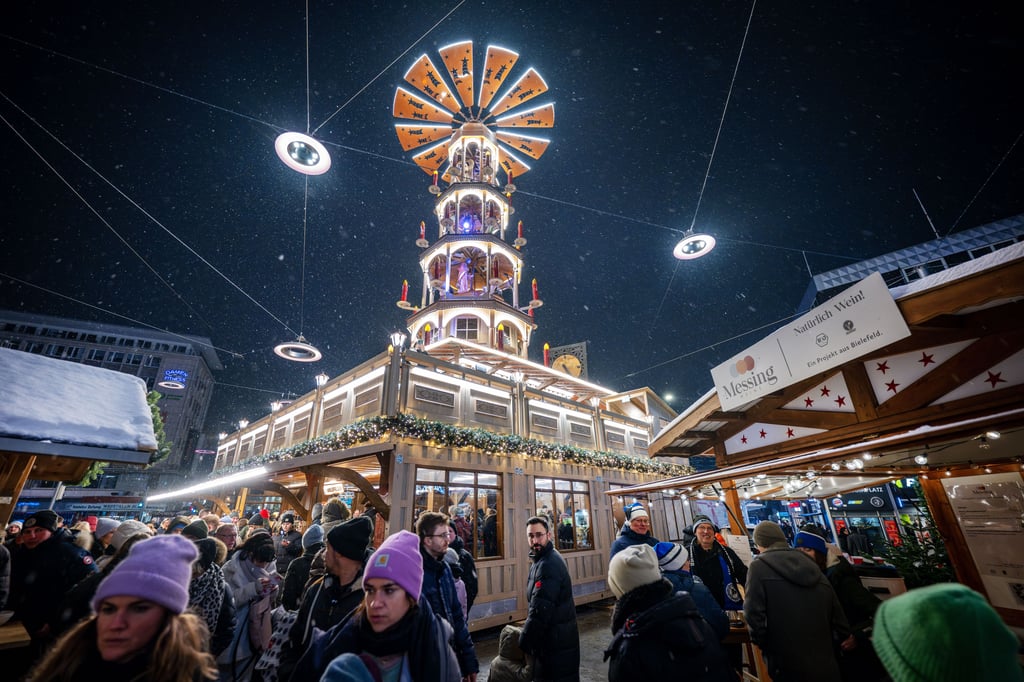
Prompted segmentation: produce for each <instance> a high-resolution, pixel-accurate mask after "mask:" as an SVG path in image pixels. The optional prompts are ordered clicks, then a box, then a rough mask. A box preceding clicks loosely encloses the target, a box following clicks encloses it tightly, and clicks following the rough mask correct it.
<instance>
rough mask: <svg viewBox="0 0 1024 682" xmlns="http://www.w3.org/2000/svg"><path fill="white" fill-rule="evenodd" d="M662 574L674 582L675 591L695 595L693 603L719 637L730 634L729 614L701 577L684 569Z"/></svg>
mask: <svg viewBox="0 0 1024 682" xmlns="http://www.w3.org/2000/svg"><path fill="white" fill-rule="evenodd" d="M662 575H663V576H664V577H665V579H666V580H668V581H669V582H670V583H672V590H673V591H674V592H689V593H690V596H691V597H693V603H695V604H696V605H697V610H699V611H700V615H701V616H703V617H704V620H706V621H707V622H708V625H710V626H711V629H712V630H713V631H714V633H715V634H716V635H718V639H722V638H724V637H725V636H726V635H727V634H729V616H727V615H725V611H723V610H722V607H721V606H720V605H719V604H718V602H717V601H715V597H714V595H712V594H711V590H709V589H708V587H707V585H705V584H704V583H703V582H701V579H700V578H698V577H696V576H694V575H690V573H689V572H688V571H684V570H682V569H680V570H678V571H664V572H663V573H662Z"/></svg>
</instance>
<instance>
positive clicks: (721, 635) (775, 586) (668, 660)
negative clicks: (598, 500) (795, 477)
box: [604, 504, 1024, 682]
mask: <svg viewBox="0 0 1024 682" xmlns="http://www.w3.org/2000/svg"><path fill="white" fill-rule="evenodd" d="M624 511H625V518H626V521H625V524H624V525H623V527H622V529H621V531H620V534H619V537H618V539H617V541H616V543H615V544H614V545H613V548H612V558H611V562H610V564H609V567H608V585H609V588H610V589H611V590H612V592H613V593H614V594H615V596H616V598H617V601H616V604H615V607H614V610H613V614H612V633H613V638H612V642H611V644H610V646H609V647H608V649H607V650H606V651H605V654H604V655H605V659H606V660H608V661H609V671H608V679H609V680H610V681H611V682H616V681H618V680H627V679H644V677H645V676H647V675H649V676H651V677H664V671H665V670H671V669H679V666H680V665H682V666H684V667H685V669H686V671H687V674H686V676H685V678H683V677H680V679H686V680H720V681H722V682H726V681H728V682H734V681H735V680H739V679H742V666H743V665H744V656H743V651H742V648H741V647H742V645H741V644H731V643H727V642H729V641H730V640H732V641H734V642H735V641H741V640H742V639H743V637H742V636H740V637H730V634H731V631H732V628H730V623H732V625H733V628H735V629H738V630H739V631H740V632H741V633H743V632H744V631H745V633H746V636H747V637H749V640H750V641H751V642H752V643H753V644H756V645H757V647H758V648H759V649H760V651H761V652H762V653H763V656H764V660H765V664H766V666H767V672H768V674H769V675H770V677H771V679H772V680H773V681H774V682H854V681H856V682H864V681H866V680H879V681H882V682H885V681H887V680H892V681H894V682H945V681H947V680H948V681H950V682H952V681H953V680H966V679H972V680H993V681H995V680H1024V674H1022V667H1021V661H1020V650H1021V644H1020V641H1019V640H1018V638H1017V636H1016V635H1015V634H1014V633H1013V631H1012V630H1010V629H1009V628H1008V627H1007V626H1006V625H1005V624H1004V623H1003V621H1002V619H1001V617H1000V616H999V614H998V613H997V612H996V611H995V609H993V608H992V607H991V606H990V605H989V604H988V602H987V601H986V600H985V598H984V597H983V596H982V595H981V594H979V593H977V592H975V591H973V590H971V589H970V588H968V587H965V586H964V585H960V584H956V583H948V584H939V585H933V586H930V587H925V588H919V589H915V590H912V591H910V592H908V593H906V594H903V595H899V596H896V597H893V598H890V599H888V600H886V601H882V600H880V599H879V598H878V597H877V596H875V595H874V594H872V593H871V592H870V591H869V590H868V589H867V588H865V587H864V585H863V584H862V583H861V581H860V578H859V576H858V575H857V573H856V571H855V569H854V568H853V567H852V565H851V564H850V562H849V561H848V560H847V558H846V556H844V552H843V550H842V549H841V548H840V547H838V546H837V545H834V544H832V543H830V542H828V539H827V533H826V531H825V530H824V529H823V528H820V527H817V526H813V525H805V526H803V527H802V528H801V529H800V531H799V532H797V533H795V534H788V533H787V532H786V527H785V526H784V525H780V524H778V523H775V522H773V521H762V522H761V523H759V524H757V526H756V527H755V528H754V530H753V534H752V535H753V544H754V546H755V549H756V555H755V556H754V559H753V561H751V562H750V565H749V566H748V565H746V564H744V562H743V561H742V560H741V559H740V557H739V556H738V555H737V553H736V552H735V551H733V550H732V549H731V548H730V547H729V546H728V545H727V543H726V542H725V540H724V538H723V536H722V535H721V533H720V529H719V528H718V526H717V525H716V524H715V523H714V522H713V521H712V520H711V519H710V518H708V517H707V516H697V517H696V518H695V519H694V522H693V524H692V526H691V527H690V528H689V529H688V533H687V535H688V536H689V541H688V542H684V543H682V544H678V543H669V542H659V541H658V540H657V538H656V537H654V535H653V534H652V533H651V531H650V523H649V519H648V514H647V511H646V510H645V509H643V507H642V506H641V505H639V504H636V505H633V506H631V507H627V508H626V509H625V510H624ZM638 519H642V520H640V521H638ZM739 614H742V620H740V615H739ZM747 665H751V667H754V664H753V661H750V660H749V656H748V660H747Z"/></svg>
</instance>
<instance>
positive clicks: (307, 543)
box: [302, 524, 324, 550]
mask: <svg viewBox="0 0 1024 682" xmlns="http://www.w3.org/2000/svg"><path fill="white" fill-rule="evenodd" d="M323 544H324V527H323V526H321V525H320V524H315V525H312V526H310V527H309V528H307V529H306V532H305V533H303V534H302V549H305V550H308V549H312V548H313V547H314V546H315V545H323Z"/></svg>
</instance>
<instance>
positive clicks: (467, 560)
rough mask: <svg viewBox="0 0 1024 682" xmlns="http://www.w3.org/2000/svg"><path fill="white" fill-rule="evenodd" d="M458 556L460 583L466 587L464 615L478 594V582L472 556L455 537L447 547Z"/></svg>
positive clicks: (458, 538)
mask: <svg viewBox="0 0 1024 682" xmlns="http://www.w3.org/2000/svg"><path fill="white" fill-rule="evenodd" d="M448 546H449V547H451V548H452V549H454V550H455V551H456V552H457V553H458V555H459V566H461V567H462V582H463V583H465V585H466V613H469V610H470V609H472V608H473V602H475V601H476V595H477V594H478V593H479V592H480V581H479V578H478V577H477V573H476V561H474V560H473V555H472V554H470V553H469V552H468V551H466V545H465V543H463V542H462V538H460V537H459V536H458V535H456V536H455V537H454V538H453V539H452V541H451V543H450V544H449V545H448Z"/></svg>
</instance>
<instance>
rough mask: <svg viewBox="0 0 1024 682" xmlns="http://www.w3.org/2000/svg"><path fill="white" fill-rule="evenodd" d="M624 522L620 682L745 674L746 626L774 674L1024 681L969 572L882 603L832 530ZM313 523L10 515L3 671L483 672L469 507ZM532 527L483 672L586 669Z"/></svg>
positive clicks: (615, 657) (555, 566)
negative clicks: (16, 631) (520, 594)
mask: <svg viewBox="0 0 1024 682" xmlns="http://www.w3.org/2000/svg"><path fill="white" fill-rule="evenodd" d="M624 516H625V520H624V523H623V525H622V527H621V529H620V530H619V532H618V534H617V537H616V539H615V542H614V543H613V545H612V551H611V557H610V561H609V564H608V573H607V583H608V587H609V589H610V590H611V592H612V593H613V594H614V596H615V598H616V601H615V604H614V607H613V609H612V614H611V623H610V626H611V636H610V640H609V644H608V646H607V648H606V649H605V650H604V659H605V660H606V661H607V662H608V679H609V681H610V682H619V681H622V680H634V679H645V678H647V677H650V678H652V679H664V678H666V675H667V676H668V678H669V679H686V680H688V681H689V680H697V681H721V682H726V681H728V682H735V681H736V680H739V679H741V674H742V668H743V666H744V664H745V661H744V659H745V657H744V654H743V651H742V648H741V645H739V644H733V643H731V642H734V641H739V640H740V639H742V638H736V637H732V635H734V633H735V632H736V630H737V629H739V630H740V631H745V632H747V633H749V639H750V641H752V642H753V643H754V644H756V645H757V646H758V647H759V649H760V650H761V652H763V655H764V659H765V662H766V664H767V670H768V672H769V674H770V675H771V678H772V679H773V680H774V681H775V682H800V681H804V680H806V681H812V680H813V681H815V682H817V681H822V682H832V681H834V682H850V681H852V680H858V681H863V680H893V681H895V682H932V681H940V680H941V681H945V680H963V679H978V680H1000V681H1003V680H1024V675H1022V672H1021V666H1020V662H1019V658H1018V650H1019V646H1020V644H1019V641H1018V639H1017V636H1016V635H1015V634H1014V633H1013V632H1012V631H1011V630H1010V629H1009V628H1007V627H1006V625H1005V624H1004V623H1003V622H1002V620H1001V618H1000V617H999V615H998V614H997V613H996V611H995V610H994V609H993V608H992V607H991V606H989V604H988V602H987V601H986V600H985V598H984V597H983V596H982V595H980V594H978V593H977V592H974V591H972V590H970V589H969V588H967V587H964V586H963V585H959V584H941V585H934V586H931V587H927V588H919V589H916V590H912V591H911V592H909V593H907V594H905V595H900V596H897V597H894V598H891V599H889V600H886V601H884V602H883V601H880V600H879V599H878V598H877V597H875V596H874V595H873V594H871V593H870V592H869V591H868V590H866V589H865V588H864V587H863V585H862V584H861V583H860V580H859V579H858V577H857V574H856V572H855V570H854V569H853V567H852V566H851V565H850V563H849V562H848V561H847V559H846V557H845V556H844V554H843V552H842V550H841V548H839V547H838V546H836V545H833V544H831V543H830V542H828V539H827V536H826V533H825V531H824V530H823V529H820V528H816V527H813V526H805V527H803V528H801V530H800V531H799V532H797V533H795V534H787V533H786V530H785V528H784V527H783V526H780V525H779V524H777V523H774V522H772V521H763V522H761V523H759V524H758V525H757V526H756V527H755V528H754V530H753V534H752V535H753V544H754V546H755V547H756V551H757V554H756V556H755V557H754V560H753V561H751V562H750V564H749V565H747V564H746V563H744V562H743V561H742V559H741V558H740V556H739V555H738V554H737V553H736V552H735V551H733V550H732V549H731V548H730V547H728V546H727V544H726V543H725V541H724V538H723V536H722V534H721V532H720V529H719V528H718V526H717V525H716V524H715V523H714V521H713V520H712V519H711V518H709V517H707V516H698V517H696V518H695V519H694V521H693V524H692V525H691V526H690V527H689V528H688V529H687V532H686V538H684V541H683V542H662V541H659V540H658V539H657V537H655V535H654V534H653V532H652V528H651V519H650V515H649V512H648V510H647V509H646V508H645V507H644V506H643V505H641V504H639V503H636V504H634V505H630V506H628V507H626V508H625V510H624ZM303 527H304V523H303V520H302V519H300V518H299V517H298V516H296V515H295V514H294V513H291V512H288V513H285V514H283V515H281V516H280V517H279V518H277V519H273V518H272V515H270V514H269V513H267V512H266V511H265V510H261V511H260V512H257V513H256V514H254V515H253V516H251V517H250V518H248V519H238V518H234V517H216V515H214V514H209V513H208V514H203V515H200V516H199V517H196V518H191V517H175V518H171V519H166V520H165V521H164V522H163V523H159V524H156V523H154V524H144V523H142V522H140V521H135V520H129V521H115V520H113V519H105V518H99V519H85V520H84V525H83V526H82V527H80V528H78V529H77V531H76V530H74V529H73V528H67V527H65V526H64V525H63V522H62V519H60V517H59V516H58V515H57V514H55V513H54V512H52V511H48V510H43V511H38V512H35V513H34V514H32V515H30V516H29V517H27V518H26V519H25V520H24V521H23V522H18V523H11V524H8V526H7V529H6V534H7V538H6V539H5V540H4V542H3V543H0V608H7V609H10V610H13V611H14V616H15V618H16V619H18V620H19V621H20V622H21V623H22V624H23V625H24V627H25V629H26V630H27V632H28V633H29V635H30V637H31V645H30V646H28V647H25V648H24V649H23V650H22V652H21V654H20V656H19V657H18V658H10V657H8V658H5V659H4V660H3V664H4V671H5V678H9V679H27V680H31V681H33V682H35V681H39V682H42V681H44V680H46V681H48V680H68V681H77V680H93V679H110V680H155V681H157V682H164V681H167V682H200V681H202V680H218V681H226V682H249V681H250V680H252V681H258V682H276V681H278V680H281V681H285V680H296V681H306V680H321V681H325V682H342V681H345V682H352V681H357V682H362V681H367V682H420V681H423V682H476V680H477V676H478V674H479V672H480V669H481V666H480V663H479V661H478V658H477V652H476V647H475V645H474V642H473V639H472V637H471V636H470V633H469V629H468V615H469V609H470V608H471V606H472V600H473V599H474V598H475V596H476V592H477V586H476V568H475V564H474V563H473V561H474V560H473V556H472V554H471V553H469V552H467V551H466V550H465V549H464V548H463V542H464V539H463V538H462V537H461V535H460V533H459V523H458V516H457V515H452V516H449V515H446V514H444V513H442V512H440V511H438V512H434V511H424V512H422V513H420V514H419V516H418V517H417V519H416V522H415V527H414V532H410V531H407V530H401V531H398V532H397V533H393V534H391V535H389V536H387V537H384V538H383V540H382V541H381V542H380V543H379V546H378V547H376V548H375V547H374V544H375V543H374V537H375V533H374V530H375V518H374V517H373V516H370V515H363V514H361V513H356V514H355V515H353V513H352V511H351V510H350V509H349V507H348V505H346V504H345V502H344V501H342V500H340V499H337V498H335V499H332V500H329V501H328V502H327V503H325V504H323V505H319V504H318V505H316V506H315V507H314V509H313V518H312V519H311V520H310V523H309V525H308V527H305V528H303ZM87 529H91V530H87ZM526 533H527V541H528V544H529V548H530V554H529V558H530V567H529V572H528V576H527V580H526V585H525V586H524V587H525V591H524V596H525V599H526V602H527V606H528V611H527V616H526V618H525V620H524V621H523V622H521V623H518V624H510V625H507V626H505V628H504V629H503V630H502V631H501V633H500V636H499V638H500V643H499V648H498V656H497V657H496V658H495V659H494V660H493V661H492V662H491V665H490V668H489V675H488V678H487V679H488V680H489V682H529V681H537V682H579V680H580V679H581V673H580V659H581V643H580V635H579V630H578V626H577V621H576V608H575V603H574V597H573V585H572V579H571V577H570V571H569V569H568V566H567V564H566V562H565V560H564V559H563V557H562V555H561V554H560V552H559V551H558V548H557V546H558V528H557V527H556V526H554V525H553V524H552V521H551V519H550V518H549V517H547V516H545V515H538V516H534V517H531V518H529V519H527V520H526ZM381 535H382V534H381ZM740 614H742V617H741V615H740ZM744 620H745V624H744V622H743V621H744ZM746 658H747V659H748V660H746V664H747V665H750V663H751V662H750V661H749V656H748V657H746ZM673 671H678V674H676V673H675V672H673ZM673 675H675V676H673Z"/></svg>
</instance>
